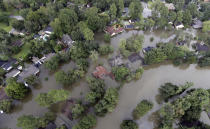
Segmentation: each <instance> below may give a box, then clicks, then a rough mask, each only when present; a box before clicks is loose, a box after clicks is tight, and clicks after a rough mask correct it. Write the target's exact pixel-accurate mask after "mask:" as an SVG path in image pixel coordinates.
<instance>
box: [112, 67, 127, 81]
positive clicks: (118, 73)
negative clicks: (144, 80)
mask: <svg viewBox="0 0 210 129" xmlns="http://www.w3.org/2000/svg"><path fill="white" fill-rule="evenodd" d="M112 73H113V74H114V77H115V79H116V80H117V81H123V80H126V78H127V77H128V76H129V75H130V70H129V69H128V68H127V67H125V66H120V67H113V68H112Z"/></svg>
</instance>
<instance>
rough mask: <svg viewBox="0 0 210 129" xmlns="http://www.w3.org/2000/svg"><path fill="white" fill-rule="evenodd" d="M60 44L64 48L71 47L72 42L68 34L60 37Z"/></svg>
mask: <svg viewBox="0 0 210 129" xmlns="http://www.w3.org/2000/svg"><path fill="white" fill-rule="evenodd" d="M62 43H63V44H64V46H68V47H72V46H73V44H74V41H73V40H72V39H71V37H70V36H69V35H68V34H64V35H63V37H62Z"/></svg>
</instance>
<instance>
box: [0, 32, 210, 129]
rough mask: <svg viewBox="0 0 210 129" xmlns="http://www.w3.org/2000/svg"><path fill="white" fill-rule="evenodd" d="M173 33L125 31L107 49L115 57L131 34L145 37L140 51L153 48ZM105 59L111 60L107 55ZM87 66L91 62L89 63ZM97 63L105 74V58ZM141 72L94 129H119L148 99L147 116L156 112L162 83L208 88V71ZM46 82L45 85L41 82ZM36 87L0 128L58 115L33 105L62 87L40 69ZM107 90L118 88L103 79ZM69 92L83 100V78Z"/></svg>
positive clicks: (144, 123)
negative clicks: (28, 117) (21, 120)
mask: <svg viewBox="0 0 210 129" xmlns="http://www.w3.org/2000/svg"><path fill="white" fill-rule="evenodd" d="M174 33H175V32H171V31H169V32H161V31H156V32H152V33H150V32H145V33H144V32H143V31H128V32H123V33H121V34H119V35H118V36H116V37H113V38H112V39H111V45H112V46H113V47H114V49H115V51H116V52H115V53H114V54H116V53H117V50H118V47H119V42H120V40H122V39H126V38H128V37H130V36H132V35H133V34H143V35H144V37H145V42H144V44H143V47H147V46H155V45H156V43H158V42H160V41H169V40H173V37H174V36H173V35H174ZM151 37H153V38H154V41H153V42H150V38H151ZM95 38H96V41H98V42H99V43H103V44H104V42H103V34H97V35H96V36H95ZM108 57H111V55H109V56H108ZM90 62H91V61H90ZM98 62H99V63H101V64H103V65H104V66H105V67H106V68H107V69H108V70H109V71H110V66H109V65H108V62H107V57H103V58H100V59H99V61H98ZM96 65H97V64H94V63H92V62H91V65H90V68H89V70H88V73H87V75H91V72H92V71H93V70H94V68H95V66H96ZM73 67H75V64H74V63H73V62H70V63H67V64H65V65H63V66H62V67H61V69H62V70H64V71H67V70H68V69H70V68H73ZM145 69H146V70H145V72H144V74H143V76H142V78H141V79H140V80H138V81H133V82H130V83H128V84H125V85H124V86H123V87H122V88H121V89H120V90H119V95H120V97H119V103H118V105H117V107H116V109H115V110H114V111H113V112H112V113H110V114H107V115H106V116H105V117H103V118H98V124H97V126H96V129H119V125H120V123H121V121H122V120H124V119H130V118H131V112H132V110H133V109H134V107H135V106H136V105H137V103H139V102H140V101H141V100H142V99H148V100H150V101H152V102H153V103H154V108H153V110H152V111H151V112H154V111H156V110H157V109H159V108H160V105H158V104H157V102H156V101H155V96H156V95H157V93H158V88H159V86H160V85H161V84H163V83H165V82H173V83H175V84H183V83H184V82H186V81H192V82H194V84H195V86H194V87H202V88H210V86H209V84H210V79H209V77H210V70H209V69H200V68H197V66H196V65H190V66H181V67H174V66H173V65H171V64H170V63H163V64H161V65H153V66H149V67H146V68H145ZM46 77H47V78H48V80H47V81H46V80H45V78H46ZM39 78H40V85H39V86H38V87H35V88H32V92H31V94H30V95H29V97H28V98H27V99H26V100H24V101H23V102H19V103H18V106H17V107H16V108H15V109H14V111H13V113H12V114H0V128H5V127H9V128H11V129H19V128H18V127H16V123H17V118H18V117H19V116H21V115H29V114H32V115H35V116H42V115H43V114H44V113H45V112H46V111H48V110H53V111H58V110H59V106H55V107H52V108H51V109H48V108H44V107H40V106H39V105H38V104H37V103H36V102H35V98H36V96H37V95H38V94H39V93H43V92H48V91H49V90H51V89H61V88H63V86H62V85H60V84H58V83H56V81H55V78H54V75H53V74H52V73H49V72H48V71H47V70H46V69H44V68H43V67H41V73H40V76H39ZM105 83H106V85H107V87H117V86H118V84H117V83H116V82H115V81H113V80H112V79H110V78H106V79H105ZM72 87H73V88H69V87H65V88H64V89H66V90H69V91H70V92H71V95H70V96H71V97H73V98H83V97H84V95H85V94H86V93H87V92H88V91H89V88H88V86H87V83H86V82H85V78H83V79H81V80H80V81H79V82H78V83H76V84H74V85H73V86H72ZM151 112H150V113H148V114H147V115H145V116H144V117H143V118H142V119H140V120H139V121H137V122H138V124H139V127H140V128H141V129H152V128H153V123H152V122H151V121H148V118H149V116H150V115H151Z"/></svg>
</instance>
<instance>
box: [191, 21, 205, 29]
mask: <svg viewBox="0 0 210 129" xmlns="http://www.w3.org/2000/svg"><path fill="white" fill-rule="evenodd" d="M202 27H203V23H202V21H200V20H194V22H193V28H194V29H200V28H202Z"/></svg>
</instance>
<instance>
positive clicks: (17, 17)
mask: <svg viewBox="0 0 210 129" xmlns="http://www.w3.org/2000/svg"><path fill="white" fill-rule="evenodd" d="M9 17H10V18H15V19H16V20H19V21H20V20H24V18H23V17H22V16H14V15H11V16H9Z"/></svg>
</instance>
